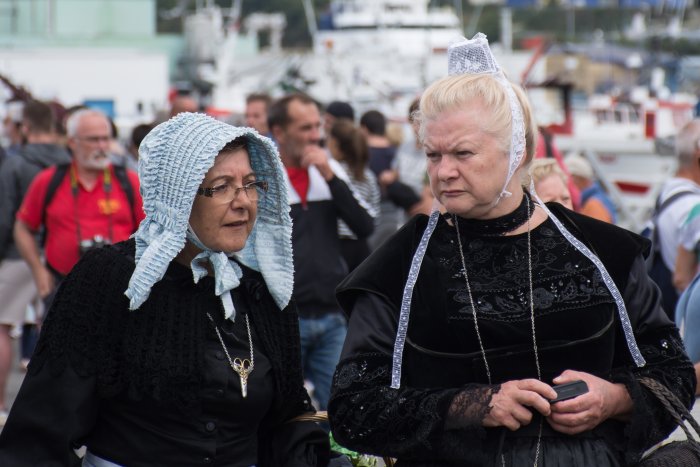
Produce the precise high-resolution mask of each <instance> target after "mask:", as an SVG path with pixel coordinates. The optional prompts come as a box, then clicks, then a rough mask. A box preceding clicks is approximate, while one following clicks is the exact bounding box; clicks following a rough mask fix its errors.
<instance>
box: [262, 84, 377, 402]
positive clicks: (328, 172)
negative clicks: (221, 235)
mask: <svg viewBox="0 0 700 467" xmlns="http://www.w3.org/2000/svg"><path fill="white" fill-rule="evenodd" d="M268 123H269V126H270V131H271V132H272V136H273V137H274V139H275V142H276V143H277V145H278V147H279V152H280V156H281V158H282V163H283V164H284V166H285V169H286V171H287V175H288V191H289V204H290V206H291V213H290V214H291V217H292V224H293V230H292V246H293V251H294V295H293V297H294V300H295V301H296V304H297V307H298V310H299V327H300V334H301V352H302V360H303V362H302V363H303V366H304V376H305V378H306V379H308V380H310V381H311V382H312V383H313V385H314V397H315V399H316V401H317V402H318V405H319V408H320V409H321V410H325V409H326V405H327V404H328V398H329V396H330V385H331V379H332V377H333V372H334V371H335V366H336V364H337V363H338V358H339V357H340V352H341V350H342V347H343V342H344V341H345V333H346V322H345V318H344V316H343V313H342V311H341V310H340V307H339V306H338V304H337V302H336V300H335V288H336V286H337V285H338V284H339V283H340V281H341V280H342V279H343V278H344V277H345V276H346V275H347V273H348V267H347V264H346V263H345V260H344V259H343V256H342V254H341V250H340V240H339V238H338V219H342V220H343V221H345V223H346V224H347V225H348V226H349V227H350V229H351V230H352V231H353V232H354V233H355V235H356V236H357V237H358V238H367V236H369V235H370V234H371V233H372V231H373V230H374V220H373V218H372V217H371V216H370V215H369V213H368V212H367V210H366V209H365V207H363V206H362V204H361V202H360V201H358V199H357V198H355V197H354V195H353V193H352V191H351V189H350V188H349V186H348V184H347V180H348V176H347V174H346V173H345V171H344V170H343V168H342V166H340V164H339V163H338V162H337V161H335V160H334V159H332V158H329V157H328V154H327V152H326V151H325V150H324V149H323V148H321V146H320V144H319V143H320V140H321V132H320V130H321V115H320V112H319V109H318V106H317V105H316V103H315V102H314V101H313V100H312V99H310V98H309V97H308V96H305V95H303V94H292V95H289V96H286V97H283V98H281V99H279V100H277V101H276V102H274V103H273V104H272V105H271V106H270V108H269V109H268Z"/></svg>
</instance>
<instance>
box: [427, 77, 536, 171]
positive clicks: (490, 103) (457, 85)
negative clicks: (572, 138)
mask: <svg viewBox="0 0 700 467" xmlns="http://www.w3.org/2000/svg"><path fill="white" fill-rule="evenodd" d="M511 86H512V87H513V91H514V92H515V95H516V97H517V98H518V102H519V103H520V107H521V108H522V110H523V120H524V122H523V124H524V127H525V154H524V155H523V163H524V164H527V163H529V162H530V161H531V160H532V157H533V156H534V154H535V142H536V140H535V136H536V135H537V128H536V126H535V121H534V119H533V117H532V109H531V107H530V102H529V101H528V99H527V96H526V95H525V92H524V91H523V90H522V88H520V86H518V85H516V84H513V83H511ZM475 100H479V101H481V103H482V104H483V106H484V108H486V109H490V110H491V112H490V115H485V116H484V117H485V118H484V120H483V121H482V122H483V123H482V126H481V130H482V131H484V132H486V133H488V134H490V135H492V136H493V137H494V138H496V139H497V140H498V141H499V142H500V144H501V147H502V148H503V151H504V152H505V153H508V152H509V151H510V141H511V121H512V113H511V109H510V101H509V100H508V94H507V92H506V90H505V88H504V86H503V85H502V84H501V83H499V82H498V81H496V79H495V78H494V77H493V76H491V75H486V74H482V75H474V74H462V75H455V76H448V77H446V78H442V79H440V80H438V81H436V82H434V83H433V84H431V85H430V86H429V87H428V89H426V90H425V92H424V93H423V95H422V96H421V100H420V110H419V111H418V113H416V118H417V120H418V121H419V122H420V138H421V139H424V137H425V125H426V123H427V122H428V121H430V120H433V119H435V118H437V117H438V115H440V114H442V113H444V112H446V111H451V110H459V109H463V108H467V106H469V104H471V103H472V102H473V101H475Z"/></svg>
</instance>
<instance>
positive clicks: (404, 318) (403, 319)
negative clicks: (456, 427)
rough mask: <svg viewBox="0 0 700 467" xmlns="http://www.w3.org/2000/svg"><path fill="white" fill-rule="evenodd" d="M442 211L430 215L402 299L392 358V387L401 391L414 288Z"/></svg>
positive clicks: (435, 211) (412, 262) (414, 256)
mask: <svg viewBox="0 0 700 467" xmlns="http://www.w3.org/2000/svg"><path fill="white" fill-rule="evenodd" d="M439 217H440V211H438V210H434V211H433V212H432V213H431V214H430V219H429V220H428V226H427V227H426V228H425V231H424V232H423V236H422V237H421V239H420V243H419V244H418V248H417V249H416V252H415V254H414V255H413V259H412V260H411V268H410V269H409V271H408V279H406V285H405V286H404V288H403V298H402V299H401V313H400V314H399V325H398V329H397V330H396V340H395V341H394V355H393V356H392V359H391V360H392V365H391V387H392V388H393V389H399V388H400V387H401V362H402V361H403V348H404V346H405V344H406V333H407V332H408V316H409V314H410V313H411V300H412V298H413V287H414V286H415V285H416V281H417V280H418V273H419V272H420V266H421V264H423V257H424V256H425V252H426V250H427V249H428V242H430V237H431V236H432V235H433V231H434V230H435V226H436V225H437V222H438V218H439Z"/></svg>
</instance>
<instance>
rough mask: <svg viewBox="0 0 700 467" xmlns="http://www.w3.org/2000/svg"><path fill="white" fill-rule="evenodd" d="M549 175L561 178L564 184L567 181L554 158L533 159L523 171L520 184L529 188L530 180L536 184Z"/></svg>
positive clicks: (566, 183)
mask: <svg viewBox="0 0 700 467" xmlns="http://www.w3.org/2000/svg"><path fill="white" fill-rule="evenodd" d="M550 175H556V176H558V177H559V178H561V180H562V181H563V182H564V185H568V183H569V181H568V179H567V177H566V174H565V173H564V171H563V170H562V169H561V167H559V163H558V162H557V161H556V159H535V160H534V161H532V162H531V163H530V167H528V169H527V172H526V173H523V178H522V185H523V187H525V188H530V182H534V183H535V185H537V184H538V183H539V182H541V181H542V180H544V179H545V178H547V177H549V176H550Z"/></svg>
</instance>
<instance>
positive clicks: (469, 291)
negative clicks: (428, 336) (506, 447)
mask: <svg viewBox="0 0 700 467" xmlns="http://www.w3.org/2000/svg"><path fill="white" fill-rule="evenodd" d="M531 214H532V213H531V212H530V203H529V200H528V203H527V266H528V272H529V282H530V283H529V285H530V300H529V301H530V326H531V332H532V347H533V349H534V351H535V365H536V366H537V379H538V380H540V381H542V373H541V371H540V359H539V356H538V352H537V338H536V336H535V302H534V300H533V299H532V297H533V294H532V288H533V287H532V238H531V234H530V230H531V229H530V217H531ZM452 222H453V223H454V225H455V230H456V231H457V244H458V245H459V257H460V259H461V260H462V268H463V269H464V282H465V283H466V286H467V296H468V297H469V304H470V305H471V307H472V317H473V319H474V329H475V330H476V338H477V340H478V341H479V349H480V350H481V357H482V358H483V360H484V367H485V368H486V377H487V379H488V381H489V384H493V383H492V382H491V370H490V368H489V362H488V361H487V360H486V351H485V350H484V343H483V342H482V340H481V333H480V332H479V321H478V319H477V316H476V306H475V305H474V297H473V296H472V288H471V285H470V284H469V274H468V272H467V262H466V261H465V260H464V252H463V251H462V237H461V235H460V234H459V222H458V221H457V216H456V215H455V214H453V215H452ZM541 440H542V417H540V428H539V432H538V434H537V447H536V448H535V463H534V467H537V465H538V464H539V457H540V442H541ZM501 465H503V466H505V465H506V461H505V456H504V455H503V454H501Z"/></svg>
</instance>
